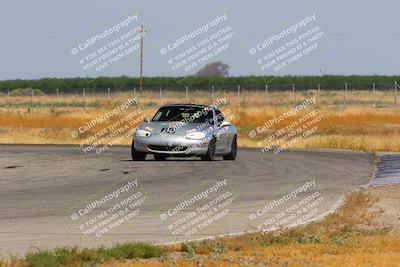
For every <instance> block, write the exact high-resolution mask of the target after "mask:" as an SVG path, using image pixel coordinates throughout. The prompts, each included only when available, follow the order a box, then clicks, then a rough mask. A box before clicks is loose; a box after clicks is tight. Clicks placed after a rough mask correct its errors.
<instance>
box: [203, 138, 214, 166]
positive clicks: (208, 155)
mask: <svg viewBox="0 0 400 267" xmlns="http://www.w3.org/2000/svg"><path fill="white" fill-rule="evenodd" d="M214 159H215V139H212V140H211V141H210V142H209V143H208V149H207V153H206V154H205V155H204V156H201V160H207V161H211V160H214Z"/></svg>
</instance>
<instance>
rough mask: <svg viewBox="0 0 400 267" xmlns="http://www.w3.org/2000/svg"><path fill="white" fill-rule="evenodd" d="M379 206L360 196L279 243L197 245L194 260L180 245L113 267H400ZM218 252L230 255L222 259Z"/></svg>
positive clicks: (266, 237)
mask: <svg viewBox="0 0 400 267" xmlns="http://www.w3.org/2000/svg"><path fill="white" fill-rule="evenodd" d="M377 201H378V199H377V198H376V197H375V195H373V194H371V193H370V192H354V193H350V194H348V196H347V198H346V202H345V205H344V206H343V207H342V208H340V209H339V210H337V211H336V212H335V213H334V214H332V215H330V216H328V217H327V218H326V219H324V220H323V221H321V222H318V223H312V224H309V225H307V226H304V227H300V228H296V229H292V230H290V231H289V232H286V233H283V234H282V235H280V236H278V237H274V236H273V235H272V234H268V233H267V234H264V233H256V234H246V235H242V236H239V237H231V238H221V239H218V240H215V241H205V242H197V243H192V247H193V248H194V251H195V254H193V255H192V256H191V257H190V258H188V257H187V255H186V256H185V253H182V252H181V248H180V247H179V246H178V245H176V246H173V247H170V248H169V252H168V253H167V256H166V257H164V258H163V259H158V260H157V259H152V260H140V261H137V262H113V263H112V264H108V265H107V266H114V267H131V266H194V265H200V266H296V267H297V266H332V267H333V266H335V267H336V266H398V263H399V262H400V235H399V233H398V232H389V231H390V230H389V229H385V228H378V227H377V225H376V224H375V223H374V221H375V219H376V218H377V217H379V216H380V214H381V213H382V210H380V209H376V208H373V207H375V203H376V202H377ZM218 246H219V247H223V248H224V251H222V252H220V253H216V250H215V248H216V247H218ZM179 252H181V253H180V254H178V253H179Z"/></svg>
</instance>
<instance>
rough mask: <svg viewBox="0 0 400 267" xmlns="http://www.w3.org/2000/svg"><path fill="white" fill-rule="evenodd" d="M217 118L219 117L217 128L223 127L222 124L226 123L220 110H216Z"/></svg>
mask: <svg viewBox="0 0 400 267" xmlns="http://www.w3.org/2000/svg"><path fill="white" fill-rule="evenodd" d="M215 116H216V117H217V126H218V127H219V126H221V124H222V122H223V121H224V115H223V114H222V112H221V111H219V110H218V109H216V110H215Z"/></svg>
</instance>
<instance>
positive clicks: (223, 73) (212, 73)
mask: <svg viewBox="0 0 400 267" xmlns="http://www.w3.org/2000/svg"><path fill="white" fill-rule="evenodd" d="M228 75H229V65H228V64H224V63H222V62H220V61H218V62H213V63H210V64H207V65H206V66H205V67H203V68H202V69H201V70H199V71H198V72H197V73H196V76H199V77H204V78H210V77H227V76H228Z"/></svg>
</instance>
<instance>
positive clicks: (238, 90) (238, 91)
mask: <svg viewBox="0 0 400 267" xmlns="http://www.w3.org/2000/svg"><path fill="white" fill-rule="evenodd" d="M237 95H238V97H240V84H238V86H237Z"/></svg>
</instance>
